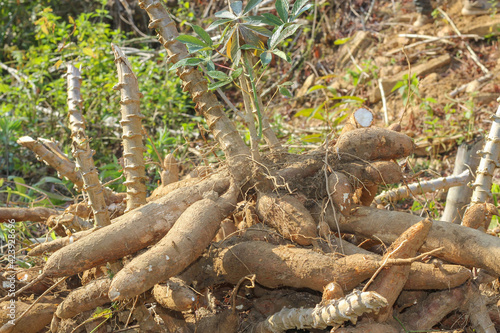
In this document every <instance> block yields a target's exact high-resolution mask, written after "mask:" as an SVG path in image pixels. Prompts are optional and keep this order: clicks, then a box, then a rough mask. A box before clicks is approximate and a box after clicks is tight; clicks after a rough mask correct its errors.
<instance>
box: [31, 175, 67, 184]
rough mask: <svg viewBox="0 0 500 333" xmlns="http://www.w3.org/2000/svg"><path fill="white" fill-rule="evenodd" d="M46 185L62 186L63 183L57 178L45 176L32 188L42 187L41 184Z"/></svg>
mask: <svg viewBox="0 0 500 333" xmlns="http://www.w3.org/2000/svg"><path fill="white" fill-rule="evenodd" d="M46 183H49V184H64V183H63V181H62V180H60V179H59V178H55V177H49V176H46V177H43V178H42V179H40V180H39V181H38V182H37V183H36V184H35V185H33V186H40V185H43V184H46Z"/></svg>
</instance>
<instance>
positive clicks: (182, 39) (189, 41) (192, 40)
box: [176, 35, 209, 47]
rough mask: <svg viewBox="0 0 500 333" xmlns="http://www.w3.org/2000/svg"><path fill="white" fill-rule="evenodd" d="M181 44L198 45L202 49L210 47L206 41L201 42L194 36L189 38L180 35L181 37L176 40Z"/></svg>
mask: <svg viewBox="0 0 500 333" xmlns="http://www.w3.org/2000/svg"><path fill="white" fill-rule="evenodd" d="M176 39H177V40H178V41H179V42H181V43H183V44H194V45H198V46H201V47H206V46H209V45H207V44H206V43H205V42H204V41H202V40H199V39H198V38H196V37H194V36H189V35H180V36H179V37H177V38H176Z"/></svg>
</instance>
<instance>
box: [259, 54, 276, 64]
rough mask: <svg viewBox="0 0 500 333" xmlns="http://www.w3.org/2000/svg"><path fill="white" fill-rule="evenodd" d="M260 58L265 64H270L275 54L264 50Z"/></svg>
mask: <svg viewBox="0 0 500 333" xmlns="http://www.w3.org/2000/svg"><path fill="white" fill-rule="evenodd" d="M260 60H261V61H262V64H263V65H269V63H270V62H271V60H273V55H272V54H271V52H269V51H266V52H262V54H261V55H260Z"/></svg>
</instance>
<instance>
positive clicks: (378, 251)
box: [0, 0, 500, 333]
mask: <svg viewBox="0 0 500 333" xmlns="http://www.w3.org/2000/svg"><path fill="white" fill-rule="evenodd" d="M140 5H141V8H143V9H144V10H146V11H147V13H148V15H149V16H150V19H151V23H150V27H151V28H154V29H156V31H157V32H158V37H159V40H160V42H161V43H162V44H163V46H164V47H165V48H166V49H167V51H168V54H169V55H170V61H171V62H172V63H176V62H177V61H180V60H181V59H184V58H186V57H188V56H189V54H188V52H187V49H186V47H185V46H184V44H182V43H180V42H178V41H177V40H176V39H175V37H176V36H177V35H178V33H177V30H176V28H175V24H174V22H173V21H172V20H171V18H170V17H169V16H168V14H167V12H166V10H165V9H164V7H163V5H162V4H161V3H160V2H159V1H156V0H141V1H140ZM112 48H113V52H114V55H115V62H116V65H117V72H118V84H116V85H115V89H116V90H120V93H121V104H122V109H121V112H122V121H121V122H120V123H121V125H122V127H123V146H124V154H123V156H124V174H125V177H126V181H125V185H126V186H127V193H126V194H120V193H113V192H112V191H109V190H108V189H106V188H103V187H102V185H101V184H100V183H99V180H98V177H97V170H96V168H95V167H94V162H93V160H92V155H93V152H92V150H91V149H90V147H89V140H88V137H87V136H86V134H85V121H84V120H83V116H82V97H81V95H80V81H81V78H80V73H79V71H78V70H77V69H76V68H75V67H74V66H72V65H70V64H68V66H67V67H68V76H67V80H68V109H69V123H70V125H69V126H70V129H71V133H72V139H73V145H72V152H73V157H74V160H75V162H72V161H71V160H70V159H69V158H68V157H66V156H65V155H64V154H63V153H62V152H61V151H59V150H58V148H57V145H55V144H53V142H51V141H47V140H43V139H37V140H34V139H31V138H28V137H23V138H21V139H20V140H19V142H20V144H22V145H24V146H26V147H28V148H29V149H31V150H33V151H34V152H35V153H36V154H37V155H38V156H39V158H40V159H42V160H43V161H45V162H46V163H47V164H49V165H51V166H53V167H54V168H56V169H57V170H58V171H59V172H60V174H61V175H63V176H65V177H67V178H68V179H70V180H72V181H73V182H74V183H75V186H76V187H78V188H80V189H82V190H83V192H84V193H85V197H86V198H88V200H87V201H88V204H87V203H86V202H82V203H78V204H74V205H72V206H71V207H69V208H68V209H66V210H65V211H64V212H57V211H54V210H47V211H43V212H42V211H40V210H38V211H37V212H33V211H29V210H22V211H21V210H16V209H0V219H1V221H2V222H5V221H8V220H9V219H11V218H16V219H17V221H22V220H31V221H34V220H36V218H37V217H36V216H38V220H44V219H45V218H46V217H47V216H49V215H50V217H49V218H48V220H47V225H48V226H49V227H50V228H52V229H53V230H55V231H56V232H57V233H58V234H59V235H60V236H61V237H60V238H59V239H57V240H54V241H51V242H46V243H42V244H39V245H37V246H36V247H34V248H32V249H31V250H30V251H29V252H28V255H29V256H31V257H33V258H37V257H42V258H43V256H47V257H48V259H47V260H46V261H44V260H42V259H40V266H36V267H35V268H33V269H29V270H22V269H14V270H6V272H5V274H4V275H3V277H2V279H3V281H4V282H5V283H4V284H3V285H4V286H6V285H10V284H9V281H11V280H10V276H12V274H15V278H16V282H15V283H16V288H15V290H16V291H15V293H9V292H6V291H5V290H3V291H2V295H1V296H2V299H1V300H0V301H1V303H0V307H1V309H2V310H1V311H0V313H1V314H0V323H1V324H2V325H3V326H2V327H1V328H0V332H20V333H21V332H22V333H30V332H39V331H41V332H43V331H46V328H45V327H46V326H47V325H50V331H51V332H91V331H92V332H118V331H120V332H128V331H130V332H132V331H134V332H184V333H187V332H202V333H208V332H221V333H231V332H259V333H263V332H269V333H270V332H272V333H275V332H285V331H287V330H298V329H305V330H306V331H307V330H308V331H310V332H330V331H331V332H380V333H390V332H409V331H415V330H418V331H419V332H422V331H426V330H430V329H432V328H433V327H435V325H437V324H438V323H440V322H441V321H442V320H443V318H445V317H446V316H449V314H450V313H453V312H454V311H456V312H457V313H460V314H466V315H467V316H468V318H469V320H470V325H471V327H474V329H475V330H476V331H477V332H488V333H489V332H496V330H495V326H494V324H493V322H492V320H491V318H490V316H489V313H488V309H487V306H486V302H485V299H484V298H483V296H482V295H481V293H480V291H479V285H480V284H484V283H489V282H491V281H493V280H495V279H496V278H497V277H498V276H499V275H500V261H499V260H498V258H499V257H500V239H498V238H497V237H494V236H491V235H488V234H487V233H485V232H483V231H481V230H477V228H480V227H484V223H485V220H486V219H487V218H488V216H491V214H492V213H494V212H493V210H492V208H491V206H489V205H487V204H486V203H484V202H483V203H480V202H475V203H474V205H473V206H472V207H476V208H474V209H472V210H471V211H473V214H472V213H471V214H469V215H468V217H467V216H466V217H467V218H468V221H475V222H478V223H476V224H467V225H471V226H472V225H474V226H475V228H476V229H474V228H471V227H467V226H463V225H457V224H452V223H447V222H440V221H433V220H431V219H429V218H421V217H418V216H414V215H411V214H407V213H400V212H393V211H389V210H385V209H377V208H374V207H370V206H371V205H372V202H373V199H374V197H375V195H376V193H377V190H378V186H379V185H385V184H394V183H400V182H401V181H402V180H403V174H402V172H401V168H400V166H399V164H398V163H397V162H396V160H400V159H404V158H405V157H407V156H409V155H410V154H411V153H412V149H413V142H412V140H411V139H410V138H409V137H407V136H406V135H404V134H402V133H400V132H399V127H398V126H397V125H396V126H393V127H391V128H388V129H385V128H375V127H372V122H373V114H372V113H371V111H368V110H366V109H360V110H358V111H356V112H354V113H353V114H352V116H351V118H350V120H349V123H348V124H346V126H345V128H344V130H343V131H342V133H341V135H340V136H339V137H337V138H329V139H328V141H327V142H325V143H324V144H323V145H322V146H321V147H320V148H319V149H317V150H315V151H312V152H309V153H307V154H304V155H293V154H289V153H287V151H286V150H285V149H284V148H283V147H282V146H281V145H280V143H279V141H278V140H277V139H276V136H275V134H274V132H273V131H272V128H271V127H270V126H269V123H268V121H267V120H266V119H263V120H262V123H261V124H260V125H262V129H263V131H262V133H263V138H264V139H265V141H266V144H267V147H268V150H267V151H266V153H265V154H264V153H262V152H261V151H260V150H259V149H253V148H255V146H254V145H252V149H251V148H249V147H248V146H247V145H246V144H245V143H244V141H243V139H242V138H241V136H240V134H239V132H238V131H237V130H236V126H235V125H234V123H233V121H232V120H230V119H229V118H228V117H227V115H226V113H225V112H224V109H223V106H222V105H221V104H220V102H219V101H218V99H217V97H216V96H215V95H214V94H213V93H212V92H210V91H208V89H207V81H206V79H205V78H204V77H203V76H202V74H201V72H200V71H198V69H196V68H194V67H181V68H179V69H178V72H177V73H178V75H179V77H180V78H181V79H182V81H183V82H184V83H183V89H184V90H186V91H188V92H189V93H190V94H191V96H192V98H193V100H194V101H195V103H196V108H197V112H199V114H200V115H202V116H204V118H205V120H206V122H207V125H208V127H209V129H210V130H211V133H212V135H213V137H214V138H215V140H216V143H217V144H218V145H219V147H220V149H222V151H223V152H224V154H225V157H226V159H225V163H224V165H223V166H221V167H219V168H218V169H216V170H211V169H207V168H205V169H202V168H200V169H197V170H195V172H193V173H191V174H190V175H189V176H187V177H185V178H183V179H179V166H178V164H177V162H176V161H175V158H174V157H173V156H172V155H168V156H166V157H165V159H164V164H163V166H162V170H163V171H162V175H161V179H162V185H161V186H160V187H158V188H157V189H156V190H155V191H154V192H153V193H152V194H151V195H150V196H149V197H148V198H147V197H146V188H145V185H144V184H145V177H146V175H145V169H144V159H143V152H144V147H143V143H142V127H141V119H142V117H143V116H142V114H141V113H140V97H141V94H140V93H139V87H138V84H137V78H136V77H135V75H134V73H133V70H132V65H131V64H130V62H129V61H128V60H127V59H126V57H125V55H124V54H123V52H122V51H121V50H120V48H119V47H117V46H116V45H113V46H112ZM243 80H245V78H243ZM247 111H248V112H249V114H250V117H247V118H246V119H247V121H246V125H247V126H254V128H255V124H249V123H248V119H254V115H253V108H251V107H249V108H248V110H247ZM494 126H496V122H495V124H494ZM492 130H493V129H492ZM492 132H493V131H492ZM493 139H496V137H495V136H494V135H493V136H492V137H491V140H490V141H492V140H493ZM487 145H488V143H487ZM488 149H489V148H487V147H486V148H485V151H486V152H488V151H489V152H490V153H492V154H498V152H496V151H492V150H488ZM490 161H491V158H490ZM490 173H491V170H490ZM478 186H479V185H478ZM44 214H45V215H44ZM34 216H35V217H34ZM89 217H91V218H92V219H93V220H94V225H95V226H93V225H92V224H91V223H89V222H88V221H89ZM33 260H35V259H33ZM473 272H474V274H473ZM12 304H15V311H14V315H11V314H12V311H10V310H9V309H11V308H12ZM441 325H444V326H441V327H444V328H446V324H443V323H441ZM450 326H451V324H450ZM463 327H465V324H464V325H463ZM449 328H450V329H451V327H449ZM291 332H294V331H291Z"/></svg>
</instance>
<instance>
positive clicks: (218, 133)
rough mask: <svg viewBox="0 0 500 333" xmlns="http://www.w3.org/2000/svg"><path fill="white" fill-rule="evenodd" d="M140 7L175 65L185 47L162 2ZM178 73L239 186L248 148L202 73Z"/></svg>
mask: <svg viewBox="0 0 500 333" xmlns="http://www.w3.org/2000/svg"><path fill="white" fill-rule="evenodd" d="M139 5H140V7H141V8H143V9H145V10H146V12H147V13H148V15H149V17H150V19H151V23H150V24H149V27H150V28H152V29H156V30H157V32H158V35H159V40H160V43H162V44H163V46H164V47H165V49H166V50H167V52H168V54H169V56H170V57H169V61H170V62H172V63H174V64H175V63H176V62H178V61H179V60H181V59H184V58H186V57H188V56H189V53H188V50H187V48H186V46H185V45H184V44H182V43H181V42H179V41H177V40H176V39H175V38H176V37H177V36H179V33H178V31H177V29H176V27H175V22H174V21H172V19H171V18H170V17H169V15H168V13H167V11H166V9H165V8H164V7H163V5H162V3H161V2H160V1H158V0H140V1H139ZM177 74H178V75H179V77H180V78H181V80H182V81H183V89H184V90H185V91H189V92H190V94H191V96H192V99H193V101H194V102H195V103H196V108H197V110H198V112H199V113H201V114H202V115H203V116H204V117H205V119H206V121H207V125H208V127H209V128H210V130H211V131H212V134H213V135H214V137H215V138H216V140H217V141H218V142H219V144H220V146H221V148H222V150H223V151H224V154H225V155H226V159H227V164H228V167H229V170H230V172H231V174H232V176H233V177H234V179H235V181H236V183H237V184H238V185H242V184H243V183H245V182H246V181H247V180H249V179H250V176H251V175H250V168H248V161H249V159H250V158H251V154H250V149H249V148H248V147H247V146H246V145H245V143H244V142H243V140H242V138H241V137H240V135H239V133H238V131H237V130H236V127H235V126H234V124H233V122H232V121H231V120H229V118H228V117H227V116H226V115H225V113H224V110H223V106H222V105H221V104H220V103H219V101H218V100H217V97H216V96H215V94H213V93H212V92H209V91H208V87H207V80H206V79H205V78H204V77H203V76H202V75H201V73H200V72H198V70H196V69H195V68H193V67H184V68H180V69H178V70H177Z"/></svg>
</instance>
